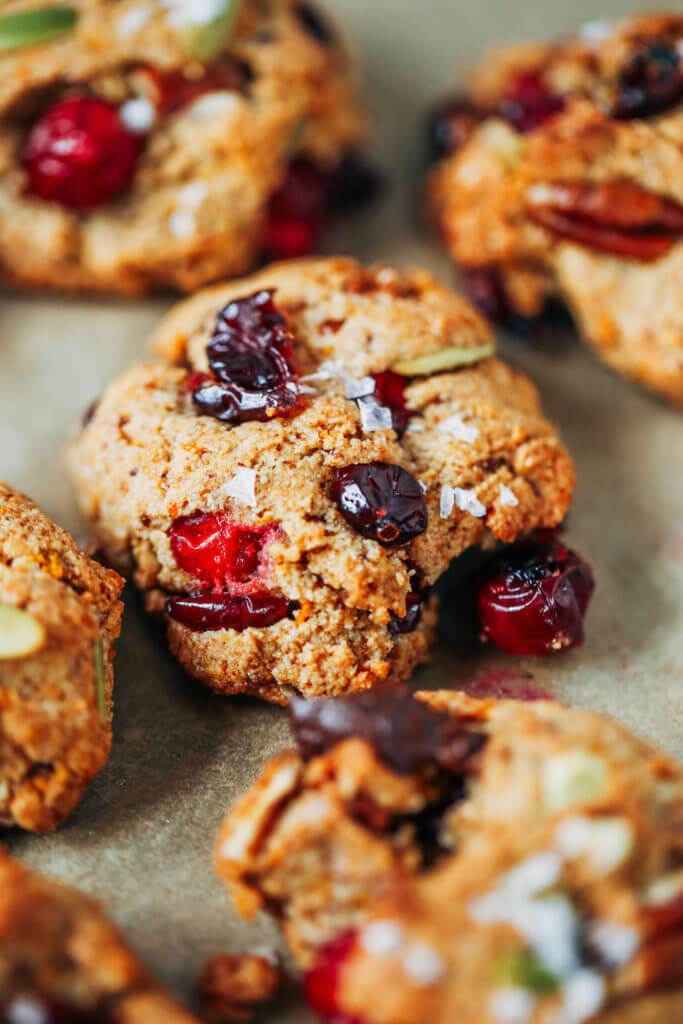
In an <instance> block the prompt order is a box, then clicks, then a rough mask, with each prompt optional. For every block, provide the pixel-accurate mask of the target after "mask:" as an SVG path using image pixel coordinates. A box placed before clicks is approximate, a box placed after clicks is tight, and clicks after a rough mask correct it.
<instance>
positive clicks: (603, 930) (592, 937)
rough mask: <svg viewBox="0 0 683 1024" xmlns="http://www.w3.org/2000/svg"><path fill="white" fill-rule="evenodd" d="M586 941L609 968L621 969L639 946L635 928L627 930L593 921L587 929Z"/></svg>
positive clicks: (606, 922) (607, 923)
mask: <svg viewBox="0 0 683 1024" xmlns="http://www.w3.org/2000/svg"><path fill="white" fill-rule="evenodd" d="M588 940H589V942H590V944H591V946H594V947H595V948H596V949H597V950H598V952H599V953H600V955H601V956H602V958H603V960H605V962H606V963H608V964H609V965H610V967H614V968H618V967H623V966H624V964H626V963H628V961H629V960H630V959H631V957H632V956H633V954H634V953H635V952H636V950H637V949H638V946H639V945H640V935H639V933H638V932H637V931H636V929H635V928H627V927H626V926H625V925H622V924H615V923H614V922H613V921H594V922H593V924H591V925H590V926H589V928H588Z"/></svg>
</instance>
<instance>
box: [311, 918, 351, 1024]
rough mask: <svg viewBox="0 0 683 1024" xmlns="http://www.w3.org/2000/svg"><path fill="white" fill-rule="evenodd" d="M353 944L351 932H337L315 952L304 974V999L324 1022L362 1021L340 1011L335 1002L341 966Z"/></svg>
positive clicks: (344, 1022)
mask: <svg viewBox="0 0 683 1024" xmlns="http://www.w3.org/2000/svg"><path fill="white" fill-rule="evenodd" d="M355 944H356V934H355V932H344V933H343V934H342V935H338V936H337V937H336V938H334V939H332V940H331V942H328V943H327V944H326V945H325V946H323V947H322V949H321V950H319V951H318V953H317V956H316V958H315V960H314V961H313V965H312V966H311V967H310V968H309V969H308V971H307V972H306V974H305V976H304V992H305V994H306V999H307V1000H308V1003H309V1005H310V1007H311V1009H312V1010H314V1012H315V1013H317V1014H319V1016H320V1017H321V1018H322V1020H323V1022H324V1024H363V1022H362V1021H361V1019H360V1018H359V1017H350V1016H348V1015H346V1014H343V1013H341V1011H340V1009H339V1005H338V1002H337V993H338V988H339V976H340V973H341V969H342V966H343V965H344V962H345V961H346V960H347V959H348V957H349V956H350V954H351V953H352V951H353V948H354V946H355Z"/></svg>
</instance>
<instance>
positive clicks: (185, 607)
mask: <svg viewBox="0 0 683 1024" xmlns="http://www.w3.org/2000/svg"><path fill="white" fill-rule="evenodd" d="M166 610H167V612H168V614H169V615H170V617H171V618H172V619H175V621H176V622H180V623H181V624H182V625H183V626H187V627H188V629H194V630H196V631H197V632H207V631H209V630H216V629H236V630H238V631H241V630H243V629H247V628H248V627H250V626H253V627H255V628H256V629H263V628H264V627H265V626H272V625H274V624H275V623H276V622H279V621H280V619H284V618H286V616H287V615H288V614H289V610H290V603H289V601H288V600H287V598H286V597H282V596H281V595H279V594H271V593H268V592H267V591H261V592H259V593H254V594H237V595H233V594H198V595H196V596H194V597H192V596H178V597H169V598H168V600H167V601H166Z"/></svg>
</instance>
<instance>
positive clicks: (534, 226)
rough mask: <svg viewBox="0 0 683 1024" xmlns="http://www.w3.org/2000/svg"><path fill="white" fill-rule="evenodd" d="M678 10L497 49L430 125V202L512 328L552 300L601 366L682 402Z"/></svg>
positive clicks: (486, 305) (681, 30)
mask: <svg viewBox="0 0 683 1024" xmlns="http://www.w3.org/2000/svg"><path fill="white" fill-rule="evenodd" d="M682 48H683V17H681V16H680V15H675V14H670V15H666V14H652V15H642V16H634V17H630V18H626V19H623V20H620V21H618V22H615V23H614V24H608V23H604V22H599V23H590V24H588V25H586V26H584V29H583V30H582V34H581V35H580V36H579V37H578V38H576V39H571V38H570V39H564V40H560V41H559V42H557V43H551V44H529V45H527V46H524V45H522V46H512V47H507V48H503V49H502V50H500V51H494V52H493V53H492V54H491V55H490V56H489V57H488V58H487V59H485V60H484V61H483V63H482V64H481V66H480V67H479V68H477V69H475V70H474V71H473V72H472V74H471V76H470V78H469V80H468V82H467V85H466V89H467V92H466V94H465V95H464V96H463V97H462V98H459V99H454V100H451V101H448V102H447V103H446V104H445V105H444V106H443V107H442V108H440V110H439V111H438V112H436V113H435V115H434V117H433V121H432V127H431V134H432V147H433V155H434V156H436V157H438V158H439V159H438V163H437V164H436V167H435V168H434V170H433V171H432V172H431V175H430V179H429V188H428V201H429V206H430V212H431V215H432V217H433V219H434V221H435V223H436V225H437V227H438V229H439V231H440V233H441V235H442V237H443V240H444V242H445V245H446V247H447V248H448V250H449V252H450V253H451V254H452V255H453V257H454V259H455V260H456V261H457V263H458V265H459V267H460V268H461V270H462V271H463V274H464V280H465V282H466V283H468V284H469V289H470V293H471V295H472V297H473V298H475V299H476V300H478V302H479V303H480V305H481V307H482V308H483V309H484V310H485V311H486V312H487V313H488V314H489V315H490V316H491V317H493V318H494V319H498V320H500V321H502V322H503V323H508V324H509V325H510V326H513V327H514V326H515V325H516V324H518V323H519V321H520V320H521V321H522V322H524V323H527V324H528V322H529V320H530V319H531V320H532V321H533V319H534V318H536V317H537V316H539V315H540V314H541V313H542V312H543V310H544V308H545V307H546V306H547V304H548V303H550V302H552V301H553V300H557V299H559V300H561V301H562V302H563V303H565V304H566V305H567V306H568V307H569V309H570V311H571V313H572V314H573V316H574V318H575V320H576V322H577V324H578V326H579V328H580V330H581V332H582V334H583V335H584V336H585V338H586V340H587V341H588V343H589V344H590V345H591V346H592V347H593V348H594V349H595V350H596V352H597V354H598V355H599V356H600V358H601V359H604V361H605V362H606V363H608V364H609V365H610V366H611V367H613V368H614V369H616V370H618V371H619V372H620V373H623V374H625V375H627V376H629V377H632V378H633V379H635V380H637V381H639V382H640V383H642V384H644V385H646V386H647V387H649V388H652V389H653V390H655V391H658V392H660V393H661V394H662V395H664V396H665V397H666V398H668V399H669V400H670V401H672V402H673V403H674V404H677V405H683V302H681V286H680V282H681V275H682V274H683V155H682V153H681V139H682V138H683V56H681V53H682Z"/></svg>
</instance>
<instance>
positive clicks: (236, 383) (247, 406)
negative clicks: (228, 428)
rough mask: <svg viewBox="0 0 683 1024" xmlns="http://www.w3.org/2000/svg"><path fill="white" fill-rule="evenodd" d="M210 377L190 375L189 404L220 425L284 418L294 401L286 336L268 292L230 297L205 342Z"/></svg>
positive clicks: (296, 392) (296, 389)
mask: <svg viewBox="0 0 683 1024" xmlns="http://www.w3.org/2000/svg"><path fill="white" fill-rule="evenodd" d="M206 351H207V355H208V359H209V367H210V369H211V372H212V374H213V378H207V377H206V376H203V377H199V378H198V379H197V378H195V379H194V380H195V383H194V384H193V391H192V398H193V401H194V404H195V405H196V406H197V408H198V409H199V410H200V412H202V413H205V414H206V415H208V416H214V417H215V418H216V419H219V420H222V421H223V422H226V423H243V422H245V421H246V420H265V419H271V418H272V417H274V416H286V415H288V414H291V413H292V412H294V411H295V410H296V408H297V406H298V405H299V403H300V399H301V392H300V389H299V385H298V383H297V379H296V374H295V371H294V367H293V364H292V335H291V333H290V331H289V329H288V327H287V322H286V320H285V318H284V317H283V316H282V314H281V313H280V312H279V310H278V309H277V308H276V306H275V304H274V302H273V292H272V291H260V292H256V293H255V294H254V295H249V296H247V297H245V298H242V299H234V300H233V301H232V302H230V303H228V305H227V306H226V307H225V309H223V310H222V312H221V313H219V315H218V320H217V322H216V328H215V330H214V334H213V338H212V339H211V341H210V342H209V344H208V346H207V349H206Z"/></svg>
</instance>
